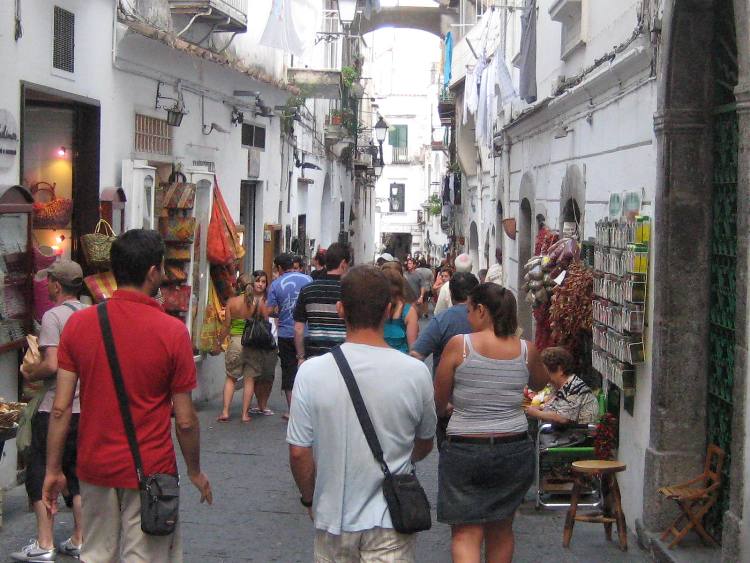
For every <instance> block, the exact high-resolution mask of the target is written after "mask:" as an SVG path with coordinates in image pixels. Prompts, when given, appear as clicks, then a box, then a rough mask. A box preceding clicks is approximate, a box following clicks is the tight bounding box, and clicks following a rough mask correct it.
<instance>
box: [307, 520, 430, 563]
mask: <svg viewBox="0 0 750 563" xmlns="http://www.w3.org/2000/svg"><path fill="white" fill-rule="evenodd" d="M416 545H417V535H416V534H399V533H398V532H397V531H396V530H392V529H389V528H373V529H371V530H364V531H362V532H342V533H341V535H340V536H337V535H334V534H329V533H328V532H325V531H323V530H315V556H314V559H315V563H350V562H351V563H360V562H362V563H414V561H415V548H416Z"/></svg>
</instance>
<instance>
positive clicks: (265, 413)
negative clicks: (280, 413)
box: [260, 409, 276, 416]
mask: <svg viewBox="0 0 750 563" xmlns="http://www.w3.org/2000/svg"><path fill="white" fill-rule="evenodd" d="M260 414H262V415H263V416H273V415H275V414H276V413H275V412H273V411H272V410H271V409H263V410H262V411H260Z"/></svg>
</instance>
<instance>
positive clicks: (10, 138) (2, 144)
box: [0, 109, 19, 169]
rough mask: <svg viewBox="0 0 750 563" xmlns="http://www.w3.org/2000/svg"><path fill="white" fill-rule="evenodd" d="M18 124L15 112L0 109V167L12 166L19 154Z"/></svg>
mask: <svg viewBox="0 0 750 563" xmlns="http://www.w3.org/2000/svg"><path fill="white" fill-rule="evenodd" d="M18 141H19V136H18V124H17V123H16V120H15V118H14V117H13V114H11V113H10V112H9V111H8V110H5V109H0V169H5V168H10V167H11V166H13V163H14V162H15V161H16V155H17V154H18Z"/></svg>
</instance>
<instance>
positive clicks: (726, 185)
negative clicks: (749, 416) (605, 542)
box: [706, 0, 739, 538]
mask: <svg viewBox="0 0 750 563" xmlns="http://www.w3.org/2000/svg"><path fill="white" fill-rule="evenodd" d="M718 4H719V5H718V6H717V7H716V10H715V12H714V13H715V20H714V37H721V38H722V41H714V52H713V57H714V58H713V69H714V73H715V76H714V111H713V113H714V117H713V126H712V129H713V175H712V182H713V191H712V196H711V208H712V209H713V223H712V225H711V245H710V247H709V248H710V252H711V258H710V263H711V267H710V279H711V305H710V309H709V319H710V324H709V342H708V344H709V357H708V363H709V366H708V402H707V409H706V411H707V412H706V414H707V429H706V431H707V441H708V443H709V444H716V445H718V446H719V447H720V448H721V449H723V450H724V452H725V453H726V454H727V458H726V461H725V462H724V468H723V471H722V480H723V483H722V487H721V493H720V496H719V502H718V503H716V504H715V505H714V507H713V509H712V510H711V511H710V512H709V513H708V515H707V516H706V529H707V530H708V531H709V532H710V533H711V534H713V535H714V536H715V537H717V538H720V537H721V531H722V518H723V516H724V512H725V511H726V510H727V509H728V508H729V491H730V485H729V476H730V467H731V463H730V462H731V459H732V458H731V450H732V413H733V410H734V405H733V384H734V350H735V345H736V326H735V325H736V323H735V319H736V312H737V309H736V289H735V280H736V277H737V159H738V155H739V124H738V118H737V105H736V100H735V96H734V87H735V86H736V85H737V45H736V41H735V40H734V38H735V29H734V9H733V5H732V2H731V1H727V0H724V1H721V2H718Z"/></svg>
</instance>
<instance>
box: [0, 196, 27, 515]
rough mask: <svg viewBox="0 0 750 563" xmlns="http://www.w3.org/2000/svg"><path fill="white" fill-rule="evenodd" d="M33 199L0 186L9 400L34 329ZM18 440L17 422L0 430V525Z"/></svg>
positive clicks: (2, 350) (4, 377)
mask: <svg viewBox="0 0 750 563" xmlns="http://www.w3.org/2000/svg"><path fill="white" fill-rule="evenodd" d="M33 203H34V200H33V198H32V196H31V193H30V192H29V191H28V190H27V189H26V188H24V187H22V186H0V291H2V296H0V397H3V398H4V399H5V400H6V402H13V401H15V400H17V399H18V390H19V371H18V366H19V365H20V353H21V350H22V349H23V347H24V346H25V344H26V335H27V334H28V333H29V332H30V331H31V328H32V299H31V268H32V245H31V228H32V224H31V223H32V214H33ZM3 420H4V419H3ZM0 426H2V425H0ZM14 438H15V428H14V427H13V425H10V424H9V425H8V427H7V428H5V427H3V428H0V444H1V445H2V446H4V447H2V448H0V451H2V453H0V526H1V525H2V503H3V495H4V490H5V489H6V488H8V487H12V486H14V485H15V484H16V448H15V442H14V441H13V439H14ZM6 441H7V444H6Z"/></svg>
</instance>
